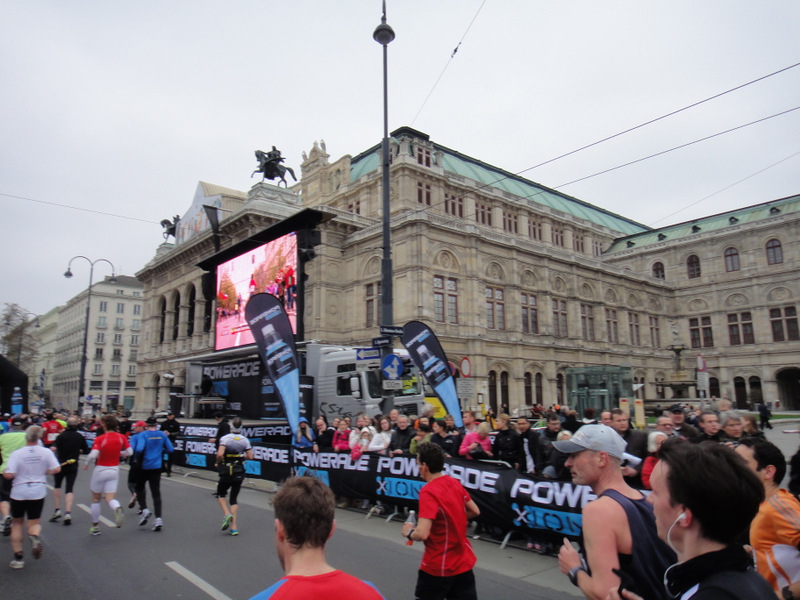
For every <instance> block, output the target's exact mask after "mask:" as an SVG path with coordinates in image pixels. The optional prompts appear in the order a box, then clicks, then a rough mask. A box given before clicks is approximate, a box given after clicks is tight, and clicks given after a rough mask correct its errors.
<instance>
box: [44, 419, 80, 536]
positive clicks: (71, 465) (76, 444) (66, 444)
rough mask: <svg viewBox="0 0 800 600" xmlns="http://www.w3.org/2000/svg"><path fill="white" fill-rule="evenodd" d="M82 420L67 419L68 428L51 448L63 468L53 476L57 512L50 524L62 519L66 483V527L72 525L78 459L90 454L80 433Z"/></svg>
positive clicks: (59, 435)
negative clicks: (62, 501) (62, 486)
mask: <svg viewBox="0 0 800 600" xmlns="http://www.w3.org/2000/svg"><path fill="white" fill-rule="evenodd" d="M79 425H80V419H78V417H70V418H69V419H67V428H66V429H65V430H64V431H62V432H61V433H59V434H58V437H57V438H56V440H55V442H53V444H52V445H51V446H50V448H51V449H52V450H53V452H55V453H56V458H58V462H59V463H61V464H62V465H63V466H62V467H61V471H60V472H59V473H56V474H55V475H54V476H53V488H54V489H53V505H54V506H55V510H54V511H53V516H52V517H50V522H51V523H55V522H56V521H58V520H59V519H60V518H61V483H62V482H64V481H66V486H65V487H66V490H65V497H64V521H63V522H64V525H72V499H73V494H72V488H73V486H74V485H75V478H76V477H77V476H78V458H79V457H80V455H81V454H88V453H89V447H88V446H87V444H86V439H85V438H84V437H83V436H82V435H81V434H80V433H79V432H78V426H79Z"/></svg>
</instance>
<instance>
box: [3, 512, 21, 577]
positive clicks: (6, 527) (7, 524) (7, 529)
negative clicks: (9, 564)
mask: <svg viewBox="0 0 800 600" xmlns="http://www.w3.org/2000/svg"><path fill="white" fill-rule="evenodd" d="M3 535H4V536H6V537H8V536H9V535H11V515H8V516H7V517H6V518H5V520H4V521H3ZM20 568H22V567H20Z"/></svg>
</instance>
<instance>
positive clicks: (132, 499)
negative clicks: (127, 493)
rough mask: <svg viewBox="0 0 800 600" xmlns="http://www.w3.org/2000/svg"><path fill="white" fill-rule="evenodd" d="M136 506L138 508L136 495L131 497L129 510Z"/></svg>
mask: <svg viewBox="0 0 800 600" xmlns="http://www.w3.org/2000/svg"><path fill="white" fill-rule="evenodd" d="M134 506H136V494H134V495H133V496H131V501H130V502H128V508H133V507H134Z"/></svg>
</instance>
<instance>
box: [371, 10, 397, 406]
mask: <svg viewBox="0 0 800 600" xmlns="http://www.w3.org/2000/svg"><path fill="white" fill-rule="evenodd" d="M372 39H374V40H375V41H376V42H378V43H379V44H380V45H381V46H383V144H382V145H381V162H382V173H381V175H382V179H381V188H382V189H381V192H382V194H383V260H381V319H380V324H381V325H382V326H383V327H391V326H393V325H394V306H393V304H394V289H393V287H394V286H393V281H392V249H391V237H392V230H391V219H390V217H391V209H390V207H389V163H390V160H389V77H388V60H387V56H388V46H389V44H391V43H392V41H393V40H394V30H393V29H392V28H391V27H390V26H389V24H388V23H387V22H386V0H383V14H382V15H381V23H380V25H378V26H377V27H376V28H375V31H374V32H373V33H372ZM381 333H383V332H381ZM392 352H393V349H392V345H391V344H390V345H386V346H383V347H382V350H381V355H382V356H384V357H385V356H388V355H389V354H391V353H392ZM392 408H394V392H392V391H388V390H384V392H383V402H382V404H381V411H382V412H383V414H388V413H389V411H390V410H391V409H392Z"/></svg>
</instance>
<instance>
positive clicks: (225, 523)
mask: <svg viewBox="0 0 800 600" xmlns="http://www.w3.org/2000/svg"><path fill="white" fill-rule="evenodd" d="M231 521H233V515H232V514H230V513H228V514H227V515H225V518H224V519H222V527H220V529H221V530H222V531H225V530H226V529H227V528H228V527H230V526H231Z"/></svg>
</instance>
